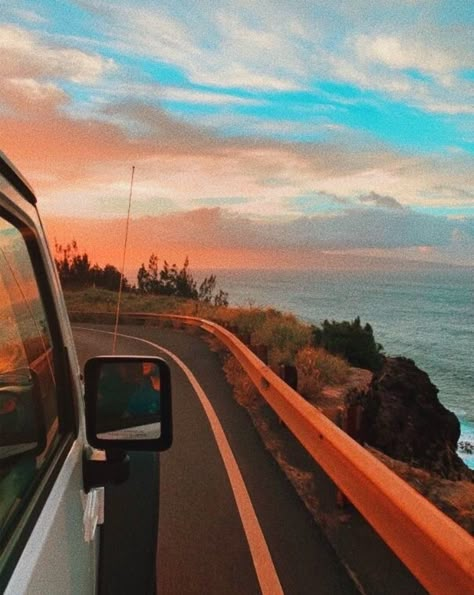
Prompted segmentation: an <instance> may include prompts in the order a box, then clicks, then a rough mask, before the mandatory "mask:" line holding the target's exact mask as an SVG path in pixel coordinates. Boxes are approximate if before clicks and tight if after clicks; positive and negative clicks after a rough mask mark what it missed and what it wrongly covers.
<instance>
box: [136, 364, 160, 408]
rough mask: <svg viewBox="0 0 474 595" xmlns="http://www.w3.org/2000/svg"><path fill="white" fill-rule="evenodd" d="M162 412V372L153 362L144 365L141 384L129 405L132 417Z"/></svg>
mask: <svg viewBox="0 0 474 595" xmlns="http://www.w3.org/2000/svg"><path fill="white" fill-rule="evenodd" d="M159 412H160V371H159V368H158V366H157V365H156V364H154V363H153V362H143V363H142V377H141V381H140V384H139V385H138V386H137V388H136V390H135V391H134V393H133V394H132V395H131V397H130V400H129V403H128V413H129V414H130V415H146V414H153V416H154V417H155V418H156V416H157V415H158V414H159Z"/></svg>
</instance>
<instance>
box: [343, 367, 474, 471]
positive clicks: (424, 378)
mask: <svg viewBox="0 0 474 595" xmlns="http://www.w3.org/2000/svg"><path fill="white" fill-rule="evenodd" d="M353 399H354V396H352V400H353ZM357 402H359V403H360V404H361V405H362V417H361V427H360V432H361V434H360V438H361V440H362V441H363V442H365V443H367V444H368V445H370V446H372V447H374V448H376V449H378V450H380V451H381V452H383V453H385V454H386V455H388V456H389V457H392V458H394V459H397V460H399V461H404V462H406V463H409V464H410V465H413V466H415V467H420V468H422V469H426V470H427V471H430V472H432V473H437V474H438V475H440V476H441V477H444V478H446V479H450V480H459V479H468V480H470V481H472V480H473V478H474V473H473V472H472V471H471V470H470V469H469V468H468V467H467V466H466V465H465V464H464V462H463V461H462V459H461V458H460V457H458V455H457V454H456V448H457V443H458V440H459V436H460V424H459V420H458V419H457V417H456V416H455V414H454V413H452V412H451V411H449V410H448V409H446V407H444V406H443V405H442V404H441V403H440V402H439V400H438V389H437V388H436V386H435V385H434V384H433V383H432V382H431V381H430V379H429V377H428V374H426V373H425V372H423V371H422V370H420V369H419V368H417V367H416V365H415V363H414V362H413V361H412V360H410V359H407V358H403V357H396V358H386V359H385V362H384V365H383V367H382V369H381V370H380V371H379V372H377V373H376V374H375V375H374V377H373V380H372V382H371V384H370V386H369V388H368V390H367V391H366V392H362V393H359V395H357Z"/></svg>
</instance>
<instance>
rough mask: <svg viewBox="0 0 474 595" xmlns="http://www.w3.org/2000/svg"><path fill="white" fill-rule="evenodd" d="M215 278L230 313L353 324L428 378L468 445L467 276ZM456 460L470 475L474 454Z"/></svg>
mask: <svg viewBox="0 0 474 595" xmlns="http://www.w3.org/2000/svg"><path fill="white" fill-rule="evenodd" d="M202 273H203V272H200V274H199V275H196V278H197V279H200V277H201V274H202ZM214 273H215V274H216V276H217V285H218V287H219V288H222V289H223V290H225V291H227V292H228V293H229V300H230V304H231V305H240V306H249V305H251V306H264V307H265V306H272V307H275V308H277V309H279V310H282V311H285V312H291V313H293V314H295V315H296V316H298V318H300V319H302V320H304V321H305V322H308V323H312V324H319V323H320V322H322V321H323V320H324V319H326V318H327V319H329V320H338V321H339V320H353V319H354V318H355V317H356V316H360V318H361V322H362V323H363V324H365V323H366V322H369V323H370V324H371V325H372V327H373V329H374V335H375V339H376V341H377V342H379V343H381V344H382V345H383V347H384V351H385V353H386V354H387V355H391V356H395V355H403V356H405V357H409V358H411V359H413V360H414V361H415V363H416V364H417V366H418V367H419V368H421V369H422V370H424V371H425V372H427V373H428V375H429V376H430V378H431V381H432V382H433V383H434V384H435V385H436V386H437V387H438V389H439V395H438V396H439V399H440V401H441V402H442V403H443V405H445V407H447V408H448V409H450V410H451V411H453V412H454V413H455V414H456V415H457V416H458V418H459V420H460V422H461V440H464V441H468V442H470V443H472V444H474V360H473V347H474V270H473V269H461V268H451V269H446V270H445V269H442V270H441V269H439V270H438V269H423V270H419V271H413V270H410V271H396V272H395V271H390V272H381V271H375V272H374V271H370V272H368V271H367V272H365V271H363V272H361V271H360V270H354V271H334V272H332V271H317V270H309V271H274V270H265V271H262V270H258V271H256V270H238V271H237V270H218V271H214ZM204 274H205V273H204ZM459 454H460V456H462V458H463V459H464V461H465V462H466V463H467V464H468V465H469V466H470V467H471V468H473V469H474V454H472V455H468V454H465V453H462V452H460V453H459Z"/></svg>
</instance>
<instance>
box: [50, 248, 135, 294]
mask: <svg viewBox="0 0 474 595" xmlns="http://www.w3.org/2000/svg"><path fill="white" fill-rule="evenodd" d="M54 248H55V253H56V255H55V258H54V262H55V264H56V268H57V270H58V274H59V280H60V281H61V285H62V286H63V287H64V288H66V289H81V288H84V287H103V288H104V289H110V290H113V291H118V290H119V287H120V278H121V274H120V271H119V270H118V269H117V268H116V267H114V266H113V265H111V264H106V265H105V267H104V268H103V269H102V268H101V267H100V266H99V265H98V264H97V263H96V264H94V266H91V262H90V260H89V255H88V254H87V252H83V253H81V252H80V251H79V247H78V245H77V242H76V240H72V242H71V243H70V244H66V245H65V246H62V245H61V244H58V242H56V241H55V244H54ZM122 289H123V290H125V291H127V290H128V289H130V285H129V284H128V281H127V279H126V278H125V277H124V278H123V280H122Z"/></svg>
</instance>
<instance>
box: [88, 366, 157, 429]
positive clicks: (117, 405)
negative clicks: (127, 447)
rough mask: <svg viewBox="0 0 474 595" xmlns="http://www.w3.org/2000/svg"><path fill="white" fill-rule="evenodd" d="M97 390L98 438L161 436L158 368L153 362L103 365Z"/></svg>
mask: <svg viewBox="0 0 474 595" xmlns="http://www.w3.org/2000/svg"><path fill="white" fill-rule="evenodd" d="M98 388H99V391H98V392H99V394H98V400H97V437H98V438H103V439H109V440H110V439H115V440H152V439H156V438H159V437H160V434H161V417H160V369H159V367H158V365H157V364H156V363H155V362H151V361H138V362H133V361H128V362H103V363H102V366H101V370H100V376H99V387H98Z"/></svg>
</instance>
